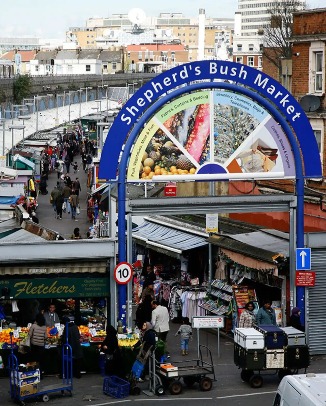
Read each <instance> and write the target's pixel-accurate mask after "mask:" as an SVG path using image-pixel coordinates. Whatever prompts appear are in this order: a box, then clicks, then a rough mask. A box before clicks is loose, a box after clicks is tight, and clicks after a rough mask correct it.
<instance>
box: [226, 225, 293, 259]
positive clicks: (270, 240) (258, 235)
mask: <svg viewBox="0 0 326 406" xmlns="http://www.w3.org/2000/svg"><path fill="white" fill-rule="evenodd" d="M232 238H233V239H235V240H237V241H240V242H242V243H244V244H248V245H251V246H252V247H255V248H259V249H261V250H265V251H268V252H272V253H278V254H283V255H284V256H286V257H288V256H289V240H288V239H286V238H279V237H277V236H275V235H271V234H269V233H268V232H265V231H254V232H252V233H244V234H236V235H232Z"/></svg>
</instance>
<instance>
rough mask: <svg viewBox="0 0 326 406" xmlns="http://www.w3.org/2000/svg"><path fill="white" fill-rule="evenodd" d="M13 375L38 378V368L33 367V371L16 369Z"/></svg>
mask: <svg viewBox="0 0 326 406" xmlns="http://www.w3.org/2000/svg"><path fill="white" fill-rule="evenodd" d="M14 376H15V378H18V379H25V378H34V377H38V378H40V370H39V369H35V370H34V371H24V372H19V371H17V372H14Z"/></svg>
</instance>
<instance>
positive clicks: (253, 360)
mask: <svg viewBox="0 0 326 406" xmlns="http://www.w3.org/2000/svg"><path fill="white" fill-rule="evenodd" d="M264 345H265V343H264V336H263V334H262V333H260V332H259V331H257V330H256V329H254V328H237V329H235V333H234V363H235V364H236V365H238V366H239V367H240V368H242V369H252V370H259V369H263V368H264V366H265V351H264Z"/></svg>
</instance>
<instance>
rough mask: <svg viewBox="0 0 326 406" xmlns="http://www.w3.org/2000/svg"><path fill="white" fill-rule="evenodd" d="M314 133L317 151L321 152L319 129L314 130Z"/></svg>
mask: <svg viewBox="0 0 326 406" xmlns="http://www.w3.org/2000/svg"><path fill="white" fill-rule="evenodd" d="M314 134H315V138H316V141H317V145H318V151H319V153H321V130H314Z"/></svg>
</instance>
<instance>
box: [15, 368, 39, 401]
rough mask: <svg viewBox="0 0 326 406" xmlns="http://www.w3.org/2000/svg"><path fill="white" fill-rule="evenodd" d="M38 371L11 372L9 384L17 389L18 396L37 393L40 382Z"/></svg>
mask: <svg viewBox="0 0 326 406" xmlns="http://www.w3.org/2000/svg"><path fill="white" fill-rule="evenodd" d="M40 378H41V375H40V370H39V369H35V370H34V371H24V372H20V371H11V382H12V383H13V385H15V386H16V387H17V392H19V395H20V396H28V395H32V394H35V393H37V392H38V384H39V382H40Z"/></svg>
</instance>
